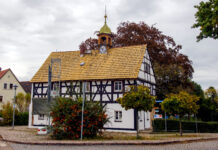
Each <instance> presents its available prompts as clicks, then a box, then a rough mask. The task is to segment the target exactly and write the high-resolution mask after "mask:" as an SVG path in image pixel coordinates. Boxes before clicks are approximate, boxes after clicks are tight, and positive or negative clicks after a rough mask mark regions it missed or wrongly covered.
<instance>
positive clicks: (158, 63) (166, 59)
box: [80, 21, 194, 99]
mask: <svg viewBox="0 0 218 150" xmlns="http://www.w3.org/2000/svg"><path fill="white" fill-rule="evenodd" d="M141 44H147V48H148V52H149V55H150V59H151V61H152V64H153V68H154V72H155V76H156V82H157V97H158V98H159V99H164V98H165V96H166V95H167V94H169V93H178V92H179V91H180V90H181V89H183V90H184V89H188V88H189V87H190V86H191V84H190V79H191V78H192V73H193V72H194V69H193V67H192V61H191V60H189V58H188V56H186V55H184V54H182V53H181V52H180V50H181V49H182V46H181V45H177V44H176V43H175V41H174V40H173V38H172V37H170V36H167V35H164V34H163V33H162V32H161V31H159V30H158V29H157V28H156V27H154V26H148V25H147V24H146V23H144V22H140V23H134V22H128V21H127V22H122V23H120V24H119V26H118V27H117V33H113V47H122V46H130V45H141ZM85 49H97V39H92V38H89V39H87V40H86V41H85V42H82V43H81V45H80V50H85Z"/></svg>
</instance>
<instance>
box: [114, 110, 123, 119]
mask: <svg viewBox="0 0 218 150" xmlns="http://www.w3.org/2000/svg"><path fill="white" fill-rule="evenodd" d="M122 116H123V114H122V111H120V110H115V111H114V122H122Z"/></svg>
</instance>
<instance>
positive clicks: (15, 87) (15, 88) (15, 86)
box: [12, 85, 18, 129]
mask: <svg viewBox="0 0 218 150" xmlns="http://www.w3.org/2000/svg"><path fill="white" fill-rule="evenodd" d="M13 87H14V103H13V121H12V129H14V116H15V102H16V90H17V87H18V86H17V85H14V86H13Z"/></svg>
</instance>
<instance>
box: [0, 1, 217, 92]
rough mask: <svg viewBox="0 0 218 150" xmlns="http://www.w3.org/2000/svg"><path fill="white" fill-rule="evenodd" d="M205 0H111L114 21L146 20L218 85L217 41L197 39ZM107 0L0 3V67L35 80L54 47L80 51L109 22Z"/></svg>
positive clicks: (199, 75)
mask: <svg viewBox="0 0 218 150" xmlns="http://www.w3.org/2000/svg"><path fill="white" fill-rule="evenodd" d="M199 2H200V0H194V1H190V0H183V1H181V0H161V1H160V0H152V1H150V0H116V1H115V0H108V1H106V3H107V13H108V25H109V26H110V27H111V29H112V31H113V32H116V27H117V25H118V24H119V23H120V22H121V21H127V20H129V21H134V22H139V21H144V22H146V23H147V24H149V25H152V24H154V23H157V25H156V27H157V28H158V29H160V30H161V31H163V33H164V34H166V35H169V36H172V37H173V38H174V40H175V41H176V42H177V43H178V44H181V45H182V46H183V49H182V51H181V52H182V53H184V54H186V55H188V56H189V58H190V59H191V60H192V61H193V66H194V69H195V74H194V78H193V79H194V80H195V81H197V82H199V83H200V84H201V85H202V86H203V87H204V88H207V86H208V85H212V86H216V87H218V73H217V72H218V70H217V69H216V68H217V66H218V60H217V56H218V51H217V41H215V40H203V41H202V42H199V43H197V42H196V35H197V34H198V32H199V31H198V30H196V29H191V26H192V24H193V23H194V20H195V19H194V13H195V12H196V10H195V9H194V7H193V6H194V5H196V4H198V3H199ZM104 5H105V1H104V0H95V1H88V0H20V1H11V0H7V1H0V41H1V42H0V65H1V66H0V67H3V68H9V67H10V68H11V69H12V70H13V71H14V73H15V74H16V75H17V76H18V78H19V79H22V80H30V79H31V78H32V76H33V75H34V74H35V72H36V71H37V69H38V68H39V67H40V66H41V65H42V63H43V62H44V60H45V59H46V57H47V56H48V55H49V53H50V52H52V51H56V50H58V51H60V50H61V51H63V50H77V49H78V46H79V44H80V43H81V42H82V41H84V40H85V39H86V38H88V37H96V36H95V35H94V34H93V33H94V32H95V31H96V30H99V29H100V27H101V26H102V25H103V23H104V18H103V16H104Z"/></svg>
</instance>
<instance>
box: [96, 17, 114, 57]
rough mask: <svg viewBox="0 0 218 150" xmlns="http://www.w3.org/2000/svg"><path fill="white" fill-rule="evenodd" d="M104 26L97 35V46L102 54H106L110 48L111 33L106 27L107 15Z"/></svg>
mask: <svg viewBox="0 0 218 150" xmlns="http://www.w3.org/2000/svg"><path fill="white" fill-rule="evenodd" d="M104 18H105V21H104V26H103V27H102V28H101V29H100V31H99V34H98V46H99V52H100V53H102V54H106V53H107V49H109V48H111V47H112V33H111V29H110V28H109V27H108V25H107V14H106V13H105V16H104Z"/></svg>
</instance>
